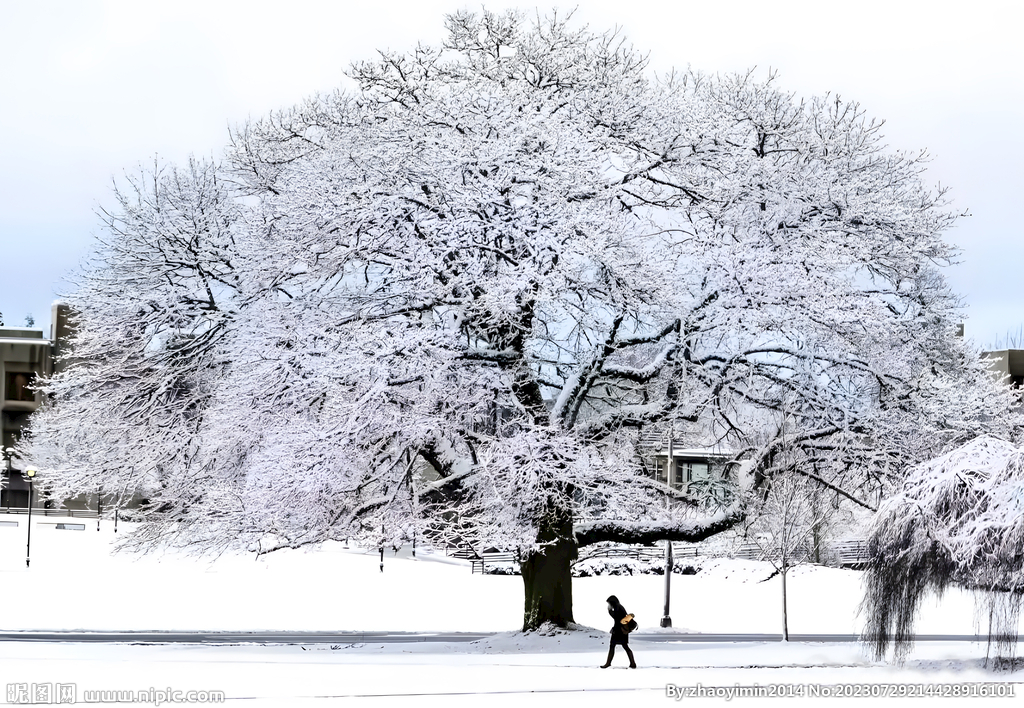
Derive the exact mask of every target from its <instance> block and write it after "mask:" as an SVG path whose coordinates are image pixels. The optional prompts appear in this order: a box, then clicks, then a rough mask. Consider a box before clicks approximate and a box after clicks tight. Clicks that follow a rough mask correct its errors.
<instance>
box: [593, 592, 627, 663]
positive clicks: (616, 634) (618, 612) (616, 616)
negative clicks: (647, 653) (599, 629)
mask: <svg viewBox="0 0 1024 708" xmlns="http://www.w3.org/2000/svg"><path fill="white" fill-rule="evenodd" d="M608 614H610V615H611V616H612V619H613V620H615V624H613V625H612V643H611V646H610V647H608V660H607V661H605V662H604V666H602V667H601V668H602V669H607V668H608V667H609V666H611V665H612V657H613V656H615V645H616V644H620V645H622V648H623V649H625V650H626V656H628V657H629V668H631V669H635V668H636V660H635V659H634V658H633V652H632V651H630V649H629V633H628V632H627V631H626V626H625V625H624V624H623V623H622V620H623V618H624V617H626V615H628V614H629V613H628V612H626V608H625V607H623V606H622V604H621V603H620V602H619V598H617V597H615V596H614V595H611V596H609V597H608Z"/></svg>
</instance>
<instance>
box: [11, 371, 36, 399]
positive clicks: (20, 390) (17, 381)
mask: <svg viewBox="0 0 1024 708" xmlns="http://www.w3.org/2000/svg"><path fill="white" fill-rule="evenodd" d="M35 380H36V375H35V373H34V372H32V371H8V372H7V381H6V386H4V398H5V399H7V400H8V401H27V402H29V403H31V402H33V401H35V400H36V394H35V391H33V390H32V389H31V388H30V386H31V385H32V384H33V383H34V382H35Z"/></svg>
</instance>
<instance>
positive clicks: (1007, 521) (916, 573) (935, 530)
mask: <svg viewBox="0 0 1024 708" xmlns="http://www.w3.org/2000/svg"><path fill="white" fill-rule="evenodd" d="M869 552H870V554H871V557H872V561H871V566H870V568H869V570H868V575H867V583H866V592H865V598H864V606H863V608H864V611H865V614H866V617H867V628H866V632H865V634H866V636H867V638H868V639H869V640H870V641H871V643H872V645H873V648H874V650H875V653H876V655H877V656H878V657H879V658H881V657H884V656H885V654H886V652H887V651H888V649H889V647H890V646H892V647H893V648H894V651H895V654H896V657H897V659H900V660H902V659H903V658H905V657H906V655H907V652H908V651H909V650H910V649H911V647H912V646H913V643H914V623H915V620H916V618H917V612H918V608H919V607H920V604H921V600H922V599H923V598H924V597H925V596H926V595H927V594H929V593H935V594H939V595H941V594H942V592H943V591H944V590H946V589H947V588H949V587H963V588H967V589H970V590H972V591H974V592H975V598H976V602H977V604H978V610H979V612H978V616H979V617H980V618H983V619H985V620H986V623H987V625H988V634H989V642H990V645H991V643H993V642H994V643H995V645H996V652H997V654H998V655H999V656H1001V657H1003V658H1010V657H1012V656H1013V652H1014V648H1015V646H1016V643H1017V632H1018V631H1019V619H1020V608H1021V601H1022V599H1024V452H1022V451H1021V450H1020V449H1019V448H1017V447H1015V446H1014V445H1013V444H1011V443H1008V442H1005V441H1003V440H999V439H996V438H992V437H988V436H982V437H979V438H977V439H976V440H972V441H971V442H969V443H967V444H966V445H963V446H961V447H958V448H957V449H955V450H953V451H952V452H949V453H947V454H945V455H942V456H940V457H937V458H936V459H934V460H930V461H928V462H925V463H922V464H920V465H918V466H917V467H915V468H914V469H913V470H912V471H911V472H910V474H909V475H908V476H907V480H906V483H905V485H904V487H903V489H902V491H901V492H900V493H899V494H896V495H894V496H893V497H891V498H890V499H887V500H886V501H885V502H884V503H883V505H882V506H881V508H880V509H879V510H878V514H877V515H876V517H875V519H874V521H873V525H872V532H871V537H870V540H869Z"/></svg>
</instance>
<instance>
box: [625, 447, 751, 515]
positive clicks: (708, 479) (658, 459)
mask: <svg viewBox="0 0 1024 708" xmlns="http://www.w3.org/2000/svg"><path fill="white" fill-rule="evenodd" d="M694 439H696V438H694V437H693V436H692V435H683V434H678V433H673V432H672V431H668V430H661V431H657V432H653V433H651V434H649V435H647V436H646V437H645V438H644V440H643V441H642V442H641V453H642V455H643V458H644V466H645V467H646V468H647V471H648V474H650V476H651V477H653V478H654V479H656V480H657V481H659V482H662V483H663V484H667V485H668V486H670V487H672V488H673V489H677V490H679V491H680V492H682V493H683V494H686V495H688V496H691V497H694V498H697V499H699V498H702V497H703V498H709V497H713V498H714V499H715V500H718V501H722V495H723V494H725V493H727V490H728V488H729V487H730V486H731V485H733V484H734V483H735V481H736V473H735V467H736V465H735V464H730V463H732V462H733V459H734V457H735V452H734V451H732V450H727V449H724V448H722V447H720V446H706V447H699V446H692V445H687V444H686V442H689V441H692V440H694ZM684 441H685V442H684Z"/></svg>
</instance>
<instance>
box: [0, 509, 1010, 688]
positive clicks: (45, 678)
mask: <svg viewBox="0 0 1024 708" xmlns="http://www.w3.org/2000/svg"><path fill="white" fill-rule="evenodd" d="M2 520H13V521H18V522H19V526H18V527H9V526H0V573H2V578H3V582H4V587H5V588H6V590H7V597H8V602H7V603H6V605H5V610H4V611H3V612H2V615H0V628H2V629H3V630H5V631H17V630H51V631H52V630H94V631H99V630H206V631H212V630H227V631H248V630H261V629H265V630H315V631H359V630H366V631H370V630H373V631H406V632H408V631H420V632H454V631H470V632H500V633H502V634H499V635H497V636H495V637H491V638H488V639H484V640H481V641H478V642H473V643H451V644H441V643H404V644H377V645H373V644H339V645H323V644H320V645H314V644H310V645H305V646H253V645H243V646H195V645H128V644H111V645H95V644H74V643H63V644H58V643H35V642H2V643H0V683H2V684H4V685H5V690H6V688H9V685H12V684H13V685H16V686H17V685H20V684H25V685H29V686H30V685H31V684H33V683H36V684H53V685H56V684H74V685H75V686H76V690H77V692H78V700H79V702H83V699H84V691H87V690H115V689H116V690H145V689H149V688H154V689H156V690H164V689H167V688H170V689H173V690H199V691H204V690H216V691H223V692H224V695H225V696H226V698H227V702H228V703H229V704H234V705H246V706H248V705H268V706H276V705H281V706H287V705H314V704H317V705H318V704H334V703H338V704H340V703H345V704H349V703H352V702H353V701H354V702H356V703H365V704H366V705H374V706H378V705H379V706H383V705H411V704H412V703H413V701H414V700H416V699H418V700H419V701H420V702H425V703H426V704H428V705H429V704H441V703H442V702H443V704H444V705H449V706H459V705H481V704H485V705H492V704H493V705H499V706H500V705H518V704H521V703H522V702H523V701H524V700H526V701H530V703H531V705H575V704H584V703H586V704H588V705H595V704H596V705H605V704H609V705H610V704H612V703H620V702H625V703H629V704H633V705H655V704H657V705H661V704H664V703H665V702H666V701H670V702H671V701H672V699H671V698H670V697H668V696H667V695H666V686H667V685H668V684H672V685H677V686H681V687H690V688H694V687H696V686H697V685H698V684H699V685H700V686H701V690H703V692H704V693H705V694H707V692H708V691H714V692H715V693H720V694H725V693H726V691H728V690H735V687H736V686H737V685H740V686H753V685H754V684H758V685H759V686H760V688H759V690H760V691H762V692H773V691H774V692H779V691H780V690H781V691H793V692H800V691H805V692H807V691H824V690H829V689H823V688H818V687H817V686H818V685H824V686H837V685H839V686H842V688H841V689H840V690H842V691H846V692H858V691H860V692H863V691H864V690H870V691H874V692H876V693H877V692H878V691H882V690H889V691H908V690H910V691H913V690H922V689H915V688H909V689H908V688H906V685H908V684H922V685H927V684H943V685H945V686H946V687H945V688H943V687H940V688H939V689H938V690H940V691H945V692H948V693H954V692H959V691H961V690H963V689H961V688H960V685H961V684H964V685H967V684H978V683H989V684H992V683H994V684H995V685H996V689H995V690H997V691H1003V692H1006V691H1007V690H1008V688H1007V687H1008V685H1011V684H1012V688H1013V689H1014V690H1015V691H1016V694H1017V697H1016V698H1015V699H1011V700H1010V701H1009V703H1011V704H1012V703H1015V702H1016V701H1019V700H1020V696H1021V695H1024V687H1022V686H1020V685H1019V683H1020V681H1021V679H1022V677H1024V672H1022V671H1016V672H1013V673H1007V672H993V671H991V670H989V669H985V668H984V667H983V666H982V664H983V660H984V656H985V646H984V645H983V644H975V643H970V642H926V643H920V644H919V645H918V647H917V649H916V650H915V652H914V653H913V654H912V655H911V657H910V658H909V660H908V661H907V663H906V664H905V665H904V666H903V667H896V666H893V665H890V664H886V663H882V662H875V661H873V660H871V659H870V658H869V657H868V656H867V655H866V653H865V652H864V650H863V648H862V647H861V646H860V645H859V644H856V643H836V644H820V643H806V644H805V643H801V642H791V643H789V644H785V645H784V644H782V643H779V642H762V643H754V642H737V643H703V642H696V641H687V636H686V635H687V634H688V633H689V634H695V633H725V632H737V633H778V632H779V631H780V614H781V612H780V603H781V600H780V593H779V584H778V581H777V579H773V580H770V581H768V582H761V581H762V580H764V578H766V577H767V576H768V575H769V574H770V569H769V568H768V567H767V566H765V565H762V564H759V563H752V562H747V561H736V560H719V561H710V562H708V563H706V564H705V567H704V570H703V571H702V572H701V573H699V574H697V575H694V576H674V577H673V579H672V590H673V594H672V617H673V619H674V623H675V625H676V628H675V631H676V632H678V634H679V639H680V641H679V642H670V643H665V642H644V641H640V640H634V641H633V642H632V646H633V649H634V652H635V653H636V658H637V663H638V664H639V669H637V670H636V671H631V670H629V669H627V668H626V664H627V660H626V657H625V656H624V655H623V652H621V650H620V651H619V652H618V653H617V655H616V657H615V662H614V665H613V668H612V669H609V670H607V671H602V670H600V669H599V668H598V665H599V664H601V663H602V662H603V660H604V657H605V653H606V651H607V644H606V641H607V634H606V633H605V631H606V630H607V625H608V624H609V619H608V616H607V613H606V611H605V604H604V598H606V597H607V596H608V595H610V594H616V595H618V596H619V598H620V599H621V600H622V601H623V604H624V605H625V606H626V607H627V608H628V609H629V611H630V612H633V613H635V614H636V615H637V618H638V620H639V622H640V630H639V632H641V633H642V632H656V631H659V630H658V627H657V625H658V620H659V618H660V617H661V607H662V602H663V592H664V590H663V588H664V578H662V577H658V576H640V577H627V578H622V577H599V578H580V579H576V580H575V581H574V584H573V592H574V600H575V602H574V607H575V616H576V619H577V621H579V622H580V623H581V624H582V625H586V626H590V627H596V628H597V630H595V631H593V632H587V631H581V632H575V633H572V634H564V633H563V634H554V635H552V636H536V635H531V636H525V637H524V636H523V635H520V634H517V633H515V630H516V629H517V627H518V626H519V625H520V622H521V604H522V584H521V583H522V581H521V579H520V578H519V577H516V576H512V577H509V576H480V575H471V574H470V572H469V567H468V565H467V564H465V563H464V562H462V561H456V560H453V559H448V558H445V557H443V556H438V555H437V554H424V553H423V552H422V551H421V553H420V557H419V558H417V559H415V560H414V559H412V558H409V557H408V554H407V553H405V552H403V553H400V554H399V555H398V556H395V555H394V554H392V553H391V552H390V551H388V552H387V553H386V554H385V564H384V572H383V573H382V572H380V570H379V567H378V565H379V560H378V556H377V555H376V554H366V553H361V552H358V551H357V550H355V549H346V548H344V547H343V546H342V545H341V544H337V545H334V546H331V547H327V548H324V549H321V550H319V551H316V552H290V551H289V552H281V553H276V554H272V555H270V556H266V557H263V558H261V559H259V560H255V559H254V558H253V557H251V556H248V557H240V556H223V557H221V558H219V559H216V560H210V559H204V560H195V559H190V558H183V557H180V556H173V555H162V556H158V555H149V556H144V557H137V556H129V555H123V554H111V553H110V552H109V548H110V543H111V541H112V540H113V538H114V534H113V532H112V525H111V524H110V522H107V521H104V522H103V523H102V526H101V530H100V531H99V532H97V531H96V521H95V520H84V521H82V522H80V523H85V524H86V530H85V531H58V530H56V528H55V526H52V525H50V524H53V523H57V522H59V521H64V520H63V519H55V518H52V517H51V518H46V519H35V518H34V519H33V537H32V567H31V569H29V570H26V568H25V563H24V554H25V535H24V531H25V517H23V516H21V517H17V516H0V521H2ZM36 521H41V522H43V523H40V524H39V525H36V523H35V522H36ZM68 521H70V520H68ZM124 530H125V527H124V525H122V526H121V533H123V532H124ZM789 588H790V631H791V632H792V633H794V634H800V633H854V632H857V631H858V630H859V629H860V623H859V620H858V617H857V605H858V603H859V602H860V598H861V589H860V574H859V573H857V572H854V571H842V570H833V569H827V568H811V567H807V568H800V569H797V570H795V571H793V573H792V574H791V580H790V584H789ZM918 631H919V632H921V633H928V634H941V633H950V634H973V633H974V632H975V631H976V625H975V620H974V610H973V605H972V603H971V601H970V598H969V597H967V596H965V595H963V594H960V593H951V594H948V595H946V596H945V597H944V598H942V600H941V601H937V600H934V601H931V602H929V603H928V605H927V606H926V607H925V608H924V609H923V613H922V616H921V621H920V623H919V627H918ZM884 684H896V685H897V686H896V687H894V688H890V689H885V688H884V687H883V685H884ZM769 686H772V688H768V687H769ZM899 686H904V687H903V688H900V687H899ZM953 686H955V688H954V687H953ZM926 689H927V686H925V687H924V690H926ZM967 690H975V691H977V690H979V689H977V688H974V689H971V688H970V687H968V689H967ZM986 690H987V689H986ZM10 695H11V694H7V698H8V701H9V702H10V701H11V697H10ZM154 695H155V694H154ZM357 697H362V698H361V699H360V698H357ZM431 698H433V699H438V700H436V701H435V700H428V699H431ZM442 698H443V701H441V700H440V699H442ZM681 700H682V701H685V702H687V703H691V704H692V703H695V702H696V703H697V704H698V705H700V704H708V705H711V704H715V705H717V704H724V703H726V702H733V701H735V702H739V703H752V702H754V701H756V700H775V701H776V702H778V703H780V704H781V702H782V701H783V700H793V699H782V698H775V699H770V698H761V699H755V698H748V697H733V698H732V700H731V701H729V700H727V696H725V695H723V696H721V697H716V696H709V695H704V696H702V697H691V696H687V697H684V698H682V699H681ZM806 700H807V701H810V700H811V699H809V698H808V699H806ZM831 700H838V701H841V703H843V704H847V705H856V704H860V703H865V704H866V702H867V701H868V700H871V701H872V703H878V699H877V698H870V697H869V698H850V697H845V698H842V699H840V698H833V699H830V701H831ZM934 700H940V699H936V698H934V697H928V696H922V697H919V698H891V701H892V702H893V703H894V704H897V705H911V704H923V703H924V701H934ZM941 700H944V701H945V702H946V703H947V704H949V705H953V704H954V701H958V702H962V700H963V699H954V698H953V697H950V698H949V699H948V700H945V699H941ZM976 700H978V701H981V700H982V699H981V698H977V699H976ZM986 700H997V701H998V700H999V699H986ZM1004 700H1005V699H1004ZM153 702H155V701H153V700H150V703H153ZM818 702H820V701H815V704H817V703H818ZM808 704H810V703H808Z"/></svg>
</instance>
